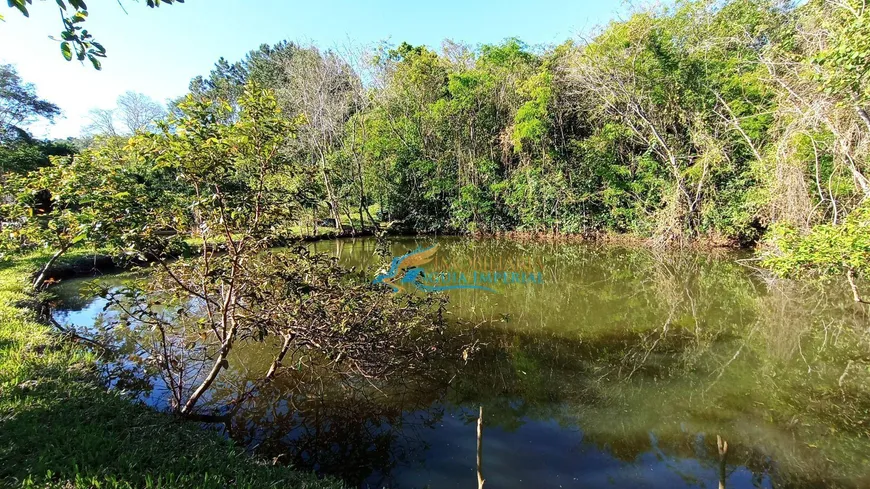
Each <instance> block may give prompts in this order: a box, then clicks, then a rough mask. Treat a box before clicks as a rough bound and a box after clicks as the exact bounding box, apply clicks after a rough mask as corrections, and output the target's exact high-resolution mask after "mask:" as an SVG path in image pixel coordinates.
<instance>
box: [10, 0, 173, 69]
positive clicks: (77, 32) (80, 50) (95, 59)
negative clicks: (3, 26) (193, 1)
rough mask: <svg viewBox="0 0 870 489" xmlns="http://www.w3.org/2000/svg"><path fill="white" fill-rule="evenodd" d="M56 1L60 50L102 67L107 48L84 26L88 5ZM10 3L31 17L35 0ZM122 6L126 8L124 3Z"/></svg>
mask: <svg viewBox="0 0 870 489" xmlns="http://www.w3.org/2000/svg"><path fill="white" fill-rule="evenodd" d="M55 1H56V2H57V7H58V10H59V11H60V17H61V21H62V22H63V30H62V31H61V33H60V39H59V41H60V52H61V54H62V55H63V57H64V58H66V60H67V61H71V60H72V58H73V56H75V58H76V59H77V60H79V61H82V62H83V61H84V60H85V59H87V60H88V61H90V63H91V65H93V67H94V68H95V69H97V70H100V69H102V62H101V61H100V59H101V58H105V57H106V48H104V47H103V45H102V44H100V43H98V42H97V41H96V40H95V39H94V36H93V35H91V34H90V33H89V32H88V30H87V29H85V28H84V27H83V26H82V24H83V23H84V22H85V20H87V18H88V6H87V5H86V4H85V2H84V0H55ZM8 3H9V6H10V7H12V8H15V9H17V10H18V11H19V12H21V14H22V15H24V16H25V17H30V12H29V11H28V10H27V6H28V5H32V4H33V0H8ZM145 3H146V5H148V6H149V7H151V8H155V7H159V6H160V5H161V4H169V5H171V4H173V3H184V0H146V2H145ZM119 4H120V3H119ZM121 8H124V7H123V5H121ZM2 20H3V16H2V15H0V21H2Z"/></svg>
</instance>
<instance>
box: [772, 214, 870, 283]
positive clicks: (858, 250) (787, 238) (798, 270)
mask: <svg viewBox="0 0 870 489" xmlns="http://www.w3.org/2000/svg"><path fill="white" fill-rule="evenodd" d="M770 241H771V242H770V244H771V245H772V246H773V247H774V250H775V251H774V252H772V253H771V254H770V255H769V256H768V257H767V258H766V259H765V262H764V263H765V265H766V266H767V267H769V268H771V269H772V270H773V271H775V272H776V273H778V274H780V275H784V276H788V275H806V274H818V275H823V276H836V275H839V276H842V275H844V274H846V273H848V272H850V271H852V272H853V273H857V274H864V275H866V274H867V273H868V272H870V202H865V203H864V204H862V205H861V206H860V207H858V208H856V209H855V210H854V211H852V213H851V214H849V216H848V217H846V219H844V220H843V222H842V223H839V224H822V225H819V226H816V227H814V228H813V229H812V230H811V231H810V232H809V233H801V232H799V231H798V230H797V229H795V228H793V227H789V226H785V225H782V226H778V227H776V228H775V229H774V230H773V231H772V233H771V236H770Z"/></svg>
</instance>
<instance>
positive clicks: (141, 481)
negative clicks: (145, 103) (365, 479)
mask: <svg viewBox="0 0 870 489" xmlns="http://www.w3.org/2000/svg"><path fill="white" fill-rule="evenodd" d="M81 257H82V255H79V256H70V257H67V260H73V259H76V258H79V259H80V258H81ZM42 259H44V258H43V257H39V256H34V257H30V258H26V259H19V260H17V261H15V262H12V263H2V264H0V486H3V487H58V488H61V487H62V488H72V487H75V488H90V487H101V488H116V487H122V488H127V487H149V488H150V487H173V488H176V487H197V488H199V487H203V488H205V487H208V488H212V487H213V488H222V487H281V488H333V487H340V485H339V484H338V483H336V482H334V481H324V480H318V479H317V478H316V477H315V476H313V475H311V474H302V473H299V472H296V471H294V470H292V469H290V468H287V467H281V466H273V465H271V464H269V463H266V462H264V461H259V460H255V459H254V458H252V457H251V456H249V455H247V454H245V453H244V452H242V451H241V450H240V449H239V448H238V447H236V446H234V445H233V444H232V442H230V441H228V440H225V439H224V438H222V437H221V436H220V435H218V434H216V433H213V432H209V431H207V430H203V429H202V428H201V427H200V426H199V425H197V424H196V423H192V422H180V421H178V420H177V419H176V418H174V417H172V416H170V415H167V414H163V413H158V412H155V411H153V410H152V409H150V408H148V407H146V406H144V405H141V404H136V403H133V402H131V401H130V400H128V399H125V398H123V397H122V396H120V395H119V394H118V393H116V392H113V391H109V390H107V389H106V387H105V386H104V385H103V383H102V382H101V381H100V379H99V378H98V376H97V374H96V371H95V368H94V365H95V357H94V356H93V354H91V353H89V352H88V351H86V350H85V349H84V348H82V347H80V346H77V345H76V344H74V343H71V342H70V341H67V340H64V339H63V338H60V337H59V336H57V335H56V334H54V332H53V331H52V330H51V329H50V328H49V327H47V326H44V325H42V324H40V323H38V322H37V321H36V320H35V317H34V315H33V313H32V311H30V310H29V309H28V308H27V307H26V306H24V305H23V304H22V303H23V302H24V301H26V300H27V299H28V297H27V295H26V294H25V289H24V287H25V284H27V283H28V278H29V276H30V274H31V273H32V271H33V270H34V269H35V268H36V266H37V264H38V262H39V261H41V260H42Z"/></svg>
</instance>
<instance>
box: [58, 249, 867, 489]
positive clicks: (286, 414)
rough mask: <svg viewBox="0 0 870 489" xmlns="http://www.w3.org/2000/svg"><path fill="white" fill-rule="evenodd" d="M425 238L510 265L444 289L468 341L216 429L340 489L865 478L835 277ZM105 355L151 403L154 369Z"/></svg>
mask: <svg viewBox="0 0 870 489" xmlns="http://www.w3.org/2000/svg"><path fill="white" fill-rule="evenodd" d="M433 244H438V250H437V254H436V258H435V260H433V262H431V263H430V264H427V265H426V266H425V267H424V268H425V269H426V272H425V273H426V275H428V276H434V275H436V274H438V273H440V272H444V273H446V274H447V276H451V277H453V278H455V279H458V277H459V274H460V273H462V274H463V275H464V277H465V280H466V282H467V283H470V282H473V281H474V280H475V272H478V273H477V278H478V280H480V279H481V277H482V276H483V274H484V273H487V274H488V273H489V272H493V271H499V272H508V277H510V276H511V275H510V273H511V272H516V273H518V275H517V277H518V278H517V280H515V282H518V283H509V284H504V283H495V284H493V283H488V284H487V286H488V287H491V288H493V289H495V292H489V291H484V290H452V291H449V292H447V294H448V296H449V299H450V301H449V304H448V306H447V311H448V318H451V319H455V320H457V322H460V321H459V320H461V323H462V324H464V325H469V326H463V328H466V330H464V331H463V332H464V333H466V334H468V335H470V338H472V339H473V340H474V341H476V342H477V345H478V347H479V349H478V351H477V352H476V353H475V354H473V355H472V356H471V357H470V358H468V359H463V358H459V357H457V358H456V360H455V362H447V363H446V364H445V365H443V366H438V367H437V368H433V369H431V370H430V371H426V372H413V373H410V372H409V373H407V374H401V375H397V376H394V377H392V378H390V379H389V380H387V381H379V382H371V381H367V380H363V379H356V380H348V379H346V378H343V379H340V380H339V379H330V378H322V377H320V378H318V379H317V380H312V379H311V378H308V376H306V374H305V373H304V372H297V373H291V374H289V375H284V376H282V377H279V380H278V381H276V382H274V383H273V384H270V385H269V386H268V387H267V388H266V389H265V390H263V391H261V392H259V394H258V396H257V397H256V398H253V399H250V400H248V401H246V402H245V404H244V405H243V406H242V408H241V410H240V411H239V412H238V413H237V414H236V415H235V416H233V417H232V418H231V419H229V420H225V422H223V423H221V424H218V425H216V426H213V428H214V429H219V430H221V431H222V432H224V433H225V434H226V435H227V436H229V437H231V438H233V439H234V440H236V441H237V442H239V443H240V444H242V445H243V446H246V447H248V448H249V449H250V450H252V451H253V452H255V453H257V454H259V455H261V456H264V457H268V458H269V459H272V460H275V461H276V462H278V463H290V464H293V465H295V466H297V467H299V468H301V469H311V470H316V471H318V472H319V473H322V474H331V475H336V476H338V477H341V478H343V479H345V480H346V481H347V482H348V483H349V484H350V485H351V486H356V487H372V488H375V487H378V488H380V487H395V488H412V487H420V488H422V487H431V488H453V487H475V486H476V484H477V476H478V469H480V471H481V472H482V476H483V478H484V479H485V480H486V483H485V487H486V488H487V489H489V488H492V489H496V488H526V487H546V488H548V487H553V488H558V487H565V488H567V487H582V488H590V487H631V488H641V487H650V488H654V487H661V488H679V487H709V488H715V487H721V485H723V484H724V487H727V488H747V487H870V419H868V414H870V347H868V345H870V337H868V334H870V330H868V326H870V315H868V308H867V307H866V306H862V305H860V304H855V303H853V302H852V301H851V300H850V295H849V293H848V291H847V290H846V288H844V287H842V285H841V284H830V285H828V286H818V285H810V284H801V283H795V282H788V281H774V280H770V279H767V278H765V277H764V275H763V274H761V273H759V272H758V271H756V270H755V269H753V268H752V267H751V266H748V265H752V264H753V263H754V262H752V261H747V259H748V258H749V256H748V255H745V254H734V253H727V252H719V253H701V252H687V251H681V252H662V253H658V252H652V251H650V250H646V249H638V248H623V247H615V246H603V245H589V244H525V243H517V242H511V241H502V240H470V239H459V238H437V239H434V238H421V239H416V240H415V239H397V240H394V241H392V242H391V245H392V252H393V255H394V256H398V255H401V254H403V253H406V252H407V251H409V250H411V249H414V248H416V247H417V246H423V247H426V246H431V245H433ZM310 247H311V249H312V250H314V251H317V252H321V253H330V254H333V255H335V256H337V257H339V259H340V262H341V263H343V264H345V265H348V266H354V267H357V268H359V269H363V270H366V272H367V273H368V274H370V275H371V277H372V278H374V275H375V273H376V270H377V269H378V268H380V267H384V266H385V265H386V264H387V263H388V258H384V257H381V256H378V255H377V254H376V253H375V241H374V240H371V239H357V240H336V241H324V242H317V243H312V244H311V245H310ZM274 252H276V253H280V252H284V251H281V250H276V251H274ZM450 274H453V275H450ZM524 274H525V276H534V277H537V274H540V280H526V281H525V282H526V283H522V282H523V280H522V278H523V277H524ZM487 276H489V275H487ZM100 280H102V281H105V282H107V283H109V284H110V285H120V284H121V283H122V282H123V280H124V279H123V276H121V277H108V278H102V279H100ZM508 281H510V280H508ZM82 284H83V281H82V280H73V281H68V282H66V283H63V284H61V285H60V286H59V287H57V288H56V291H57V292H58V294H59V296H60V297H61V298H62V302H61V305H60V307H59V308H58V310H57V312H56V317H57V318H58V319H59V320H61V321H62V322H66V323H69V324H72V325H76V326H79V327H82V328H87V327H88V326H90V325H93V324H94V322H95V321H99V320H100V319H101V317H102V315H105V314H112V311H111V309H109V310H107V311H105V312H103V308H104V306H105V303H104V302H103V301H102V299H99V298H94V297H90V296H88V295H87V294H83V293H82V292H81V291H80V289H81V288H82ZM277 348H278V345H277V343H275V342H273V341H271V340H268V339H267V340H266V341H265V342H262V343H258V342H252V343H247V344H241V345H238V346H237V348H236V350H235V352H234V356H233V358H232V361H231V364H230V369H229V370H228V371H226V372H224V374H222V376H221V378H220V380H219V382H218V385H217V386H216V388H215V389H214V392H213V394H212V395H211V397H210V398H209V399H208V400H207V402H209V403H212V404H214V405H220V404H221V403H222V402H225V401H226V400H229V399H232V398H233V396H234V395H237V394H238V393H239V392H242V391H243V390H244V388H245V386H246V385H249V383H250V382H251V381H253V380H254V379H257V378H258V377H259V376H261V375H262V373H263V372H265V371H266V370H267V369H268V366H269V364H270V363H271V361H272V358H273V356H274V352H275V351H276V349H277ZM110 367H111V368H110ZM106 369H107V372H109V371H111V372H112V374H111V375H109V374H108V373H107V375H109V377H110V379H111V382H113V384H114V385H116V386H118V387H119V388H126V389H129V390H131V392H134V393H135V395H137V396H138V397H139V398H140V399H142V400H144V401H145V402H147V403H149V404H152V405H154V406H156V407H158V408H160V407H164V406H165V405H166V404H165V403H166V396H165V390H164V389H162V387H161V385H162V384H161V382H160V379H159V378H142V377H141V376H136V375H130V372H127V374H126V375H120V376H118V372H119V371H121V372H123V371H124V369H123V362H118V363H115V364H114V365H112V366H107V367H106ZM481 407H482V409H483V429H482V439H481V447H482V453H481V455H482V457H481V464H480V466H479V467H478V463H477V443H478V438H477V432H476V431H477V420H478V415H479V410H480V408H481ZM717 435H718V436H720V437H721V438H722V439H723V440H725V441H726V442H727V444H728V449H727V453H726V454H725V456H724V457H722V456H720V454H719V452H718V449H717Z"/></svg>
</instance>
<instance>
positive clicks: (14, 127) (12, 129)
mask: <svg viewBox="0 0 870 489" xmlns="http://www.w3.org/2000/svg"><path fill="white" fill-rule="evenodd" d="M59 114H60V108H59V107H58V106H57V105H55V104H53V103H51V102H48V101H45V100H42V99H40V98H39V97H38V96H37V95H36V88H35V87H34V86H33V84H32V83H25V82H24V81H22V80H21V77H20V76H18V72H17V71H16V70H15V68H14V67H13V66H12V65H8V64H7V65H0V141H8V140H10V139H15V138H17V137H21V136H22V135H24V134H26V132H25V131H24V129H23V128H22V126H24V125H26V124H29V123H31V122H33V121H34V120H36V119H37V118H40V117H42V118H45V119H48V120H52V119H54V117H55V116H57V115H59Z"/></svg>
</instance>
